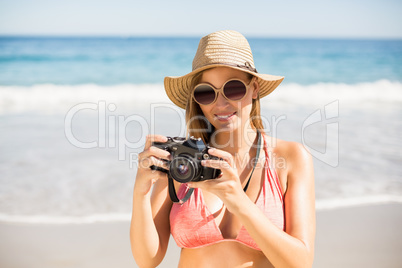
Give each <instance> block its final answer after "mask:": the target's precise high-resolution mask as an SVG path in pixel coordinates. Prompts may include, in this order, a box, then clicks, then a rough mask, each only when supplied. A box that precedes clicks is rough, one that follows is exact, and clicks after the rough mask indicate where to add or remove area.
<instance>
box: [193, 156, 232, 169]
mask: <svg viewBox="0 0 402 268" xmlns="http://www.w3.org/2000/svg"><path fill="white" fill-rule="evenodd" d="M201 165H202V166H204V167H210V168H215V169H220V170H222V171H223V170H225V171H228V170H233V168H232V166H231V165H230V164H229V163H228V162H226V161H224V160H218V159H210V160H202V161H201Z"/></svg>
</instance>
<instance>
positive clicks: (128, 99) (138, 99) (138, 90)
mask: <svg viewBox="0 0 402 268" xmlns="http://www.w3.org/2000/svg"><path fill="white" fill-rule="evenodd" d="M279 89H280V90H276V91H275V92H274V93H273V94H271V95H270V96H269V98H265V99H264V100H263V101H264V102H265V101H269V103H270V105H272V104H279V105H281V104H286V103H291V104H296V105H311V104H320V105H321V104H323V103H328V102H331V101H334V100H339V101H342V103H345V104H370V105H382V104H384V103H385V104H389V103H396V104H400V103H402V82H392V81H389V80H379V81H376V82H367V83H359V84H340V83H317V84H313V85H300V84H292V83H290V84H283V85H281V86H280V88H279ZM100 101H105V102H106V103H107V104H110V103H113V104H115V105H116V107H119V108H121V109H131V108H133V107H136V108H138V107H148V106H149V105H150V104H152V103H169V104H170V103H171V101H170V100H169V99H168V97H167V96H166V94H165V93H164V89H163V85H162V84H138V85H136V84H122V85H114V86H102V85H96V84H82V85H53V84H39V85H34V86H0V114H7V113H21V112H22V113H23V112H31V111H34V112H45V113H60V112H62V113H65V112H66V111H68V110H69V109H70V108H71V107H73V106H74V105H77V104H80V103H98V102H100ZM264 102H262V104H263V105H264Z"/></svg>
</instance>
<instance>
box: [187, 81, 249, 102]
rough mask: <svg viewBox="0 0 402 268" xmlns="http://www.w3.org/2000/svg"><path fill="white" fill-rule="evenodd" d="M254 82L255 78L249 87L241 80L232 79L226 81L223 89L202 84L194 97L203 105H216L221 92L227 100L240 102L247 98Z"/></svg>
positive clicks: (196, 87)
mask: <svg viewBox="0 0 402 268" xmlns="http://www.w3.org/2000/svg"><path fill="white" fill-rule="evenodd" d="M253 80H254V78H253V79H251V81H250V83H249V84H248V85H246V84H245V83H244V82H243V81H241V80H238V79H231V80H228V81H226V82H225V84H223V86H222V87H221V88H215V87H214V86H212V85H210V84H206V83H201V84H198V85H197V86H195V88H194V90H193V93H192V96H193V98H194V100H195V101H196V102H197V103H198V104H201V105H209V104H212V103H214V102H215V101H216V99H217V98H218V93H219V92H221V93H222V95H223V96H224V97H225V98H226V99H227V100H230V101H240V100H242V99H243V98H244V97H245V96H246V94H247V90H248V89H249V87H250V85H251V83H252V82H253Z"/></svg>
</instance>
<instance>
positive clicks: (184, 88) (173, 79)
mask: <svg viewBox="0 0 402 268" xmlns="http://www.w3.org/2000/svg"><path fill="white" fill-rule="evenodd" d="M215 67H229V68H232V69H235V70H239V71H242V72H246V73H249V74H252V75H253V76H255V77H257V82H258V84H259V86H260V91H259V94H260V98H263V97H265V96H267V95H268V94H270V93H271V92H272V91H274V90H275V88H277V87H278V86H279V84H280V83H281V82H282V81H283V79H284V77H283V76H277V75H270V74H260V73H256V72H253V71H249V70H247V69H244V68H241V67H235V66H230V65H226V64H213V65H207V66H204V67H201V68H198V69H196V70H194V71H192V72H190V73H188V74H186V75H183V76H167V77H165V79H164V85H165V91H166V94H167V95H168V97H169V99H170V100H171V101H172V102H173V103H174V104H176V105H177V106H179V107H180V108H182V109H185V108H186V105H187V101H188V98H189V96H190V94H191V88H190V87H191V82H192V79H193V77H194V76H195V75H196V74H197V73H199V72H202V71H204V70H207V69H211V68H215Z"/></svg>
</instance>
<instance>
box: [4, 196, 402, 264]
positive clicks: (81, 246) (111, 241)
mask: <svg viewBox="0 0 402 268" xmlns="http://www.w3.org/2000/svg"><path fill="white" fill-rule="evenodd" d="M129 224H130V223H129V222H128V221H122V222H97V223H83V224H26V223H24V224H22V223H4V222H3V223H0V237H1V238H2V239H1V240H0V266H1V267H5V268H34V267H41V268H50V267H53V268H56V267H57V268H61V267H75V268H90V267H97V268H103V267H104V268H106V267H120V268H124V267H138V266H136V264H135V261H134V259H133V257H132V255H131V249H130V241H129ZM401 226H402V204H400V203H389V204H377V205H360V206H354V207H345V208H336V209H330V210H322V211H318V212H317V234H316V245H315V261H314V266H313V267H314V268H321V267H323V268H332V267H334V268H335V267H343V268H348V267H350V268H356V267H365V268H371V267H372V268H374V267H382V268H397V267H400V266H401V264H402V255H401V254H400V251H401V249H402V232H401V231H400V227H401ZM179 254H180V249H179V248H178V247H177V245H176V244H175V242H174V241H173V239H171V240H170V244H169V248H168V252H167V254H166V256H165V258H164V260H163V262H162V263H161V265H160V266H158V267H163V268H167V267H177V263H178V258H179Z"/></svg>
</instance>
